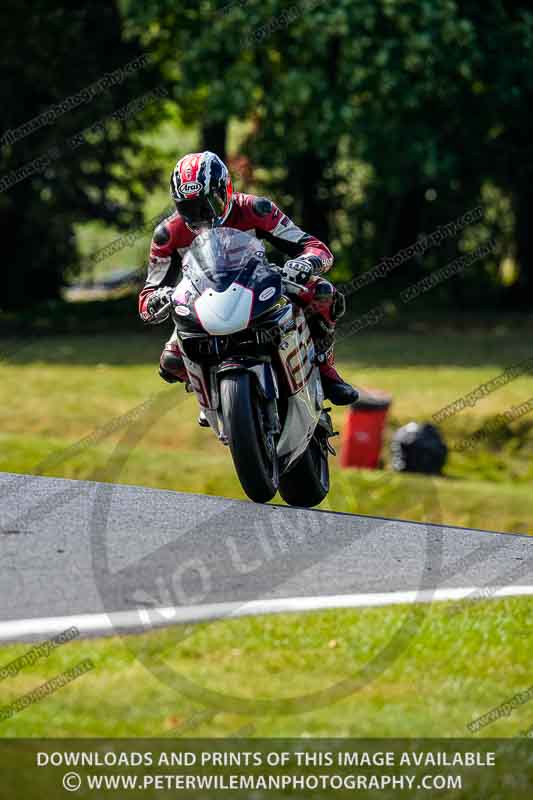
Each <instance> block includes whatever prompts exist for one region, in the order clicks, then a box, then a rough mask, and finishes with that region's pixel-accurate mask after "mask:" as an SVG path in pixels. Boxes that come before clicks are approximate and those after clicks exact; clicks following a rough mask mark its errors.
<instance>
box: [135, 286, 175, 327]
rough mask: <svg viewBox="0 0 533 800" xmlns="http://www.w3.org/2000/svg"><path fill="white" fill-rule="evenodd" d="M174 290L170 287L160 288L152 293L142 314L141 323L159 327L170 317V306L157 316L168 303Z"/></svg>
mask: <svg viewBox="0 0 533 800" xmlns="http://www.w3.org/2000/svg"><path fill="white" fill-rule="evenodd" d="M173 291H174V289H173V288H172V287H171V286H162V287H161V288H160V289H156V290H155V292H152V294H151V295H150V297H149V298H148V301H147V303H146V311H145V312H144V313H143V315H142V318H143V322H147V323H148V324H149V325H159V324H160V323H161V322H165V321H166V320H167V319H168V318H169V316H170V306H169V308H168V310H167V312H166V313H163V314H162V315H161V316H159V313H160V312H161V310H162V309H163V308H164V307H165V306H166V305H168V304H169V303H170V298H171V297H172V293H173Z"/></svg>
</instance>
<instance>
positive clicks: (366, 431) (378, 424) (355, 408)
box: [340, 389, 392, 469]
mask: <svg viewBox="0 0 533 800" xmlns="http://www.w3.org/2000/svg"><path fill="white" fill-rule="evenodd" d="M391 402H392V397H390V395H387V394H385V393H384V392H380V391H374V390H373V389H372V390H360V392H359V400H358V401H357V402H356V403H354V404H353V405H352V406H350V409H349V411H348V419H347V420H346V424H345V426H344V431H343V434H342V444H341V459H340V462H341V467H365V468H367V469H376V468H377V466H378V464H379V456H380V453H381V448H382V446H383V431H384V429H385V421H386V419H387V413H388V410H389V408H390V405H391Z"/></svg>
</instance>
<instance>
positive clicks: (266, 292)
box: [259, 286, 276, 302]
mask: <svg viewBox="0 0 533 800" xmlns="http://www.w3.org/2000/svg"><path fill="white" fill-rule="evenodd" d="M275 294H276V287H275V286H269V287H268V288H267V289H263V291H262V292H261V294H260V295H259V300H260V301H261V302H263V301H264V300H270V298H271V297H273V296H274V295H275Z"/></svg>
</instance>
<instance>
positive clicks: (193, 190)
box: [179, 181, 202, 195]
mask: <svg viewBox="0 0 533 800" xmlns="http://www.w3.org/2000/svg"><path fill="white" fill-rule="evenodd" d="M201 189H202V184H201V183H199V182H198V181H188V182H187V183H182V184H181V186H180V187H179V192H180V194H181V195H185V194H197V193H198V192H199V191H201Z"/></svg>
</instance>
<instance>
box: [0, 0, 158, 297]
mask: <svg viewBox="0 0 533 800" xmlns="http://www.w3.org/2000/svg"><path fill="white" fill-rule="evenodd" d="M0 26H1V30H2V61H3V64H2V77H3V80H2V84H1V88H0V102H1V103H2V128H3V138H2V141H1V145H2V146H1V151H0V187H1V188H2V191H0V224H1V230H2V241H3V259H4V263H5V264H6V267H5V269H6V271H7V275H8V279H7V282H5V283H4V289H3V292H2V298H1V300H0V306H1V307H3V308H5V309H9V308H17V307H21V306H27V305H30V304H31V303H32V302H34V301H40V300H46V299H52V298H55V297H57V296H58V293H59V290H60V288H61V286H62V284H63V282H64V276H65V273H66V271H67V270H68V269H69V268H71V267H72V266H73V265H75V264H76V262H77V258H78V255H77V252H76V242H75V237H74V232H73V226H74V224H75V223H77V222H82V221H84V220H89V219H100V220H103V221H104V222H108V223H110V224H113V225H116V226H118V227H122V228H127V227H129V226H131V225H132V224H136V223H138V222H140V221H141V218H142V217H141V204H142V202H143V201H144V198H145V193H146V191H147V190H148V189H149V187H150V186H151V185H153V184H154V182H155V181H156V180H157V179H159V172H158V170H157V168H156V165H155V161H154V158H153V153H151V152H150V151H149V150H148V149H147V148H146V147H145V148H142V149H141V138H140V137H141V133H142V132H143V131H144V130H146V129H147V128H148V127H151V126H153V125H154V124H155V123H156V121H157V120H158V119H159V118H160V115H161V109H162V103H163V101H164V94H163V92H164V84H163V81H162V77H161V75H160V72H159V69H158V67H157V66H156V65H155V63H154V62H152V63H151V62H150V60H148V59H147V60H146V61H141V65H140V68H138V69H135V68H134V67H132V68H131V69H132V71H131V72H130V73H129V74H127V75H125V76H124V78H123V79H122V80H120V81H117V80H116V78H115V79H113V85H112V86H110V87H109V88H107V89H106V88H102V89H101V90H99V91H97V92H95V93H94V94H93V93H91V95H89V98H88V100H87V101H86V102H82V103H81V104H78V105H77V106H76V107H71V108H70V110H67V111H66V113H58V114H56V115H55V117H54V119H53V121H51V122H50V124H46V125H44V126H41V127H39V128H38V129H37V130H34V131H33V132H32V133H30V134H28V135H26V136H22V137H20V138H18V137H17V136H14V135H13V132H16V129H17V128H19V127H20V126H21V125H23V124H25V123H27V122H29V121H30V120H32V119H33V118H35V117H37V116H39V115H40V114H42V113H43V112H45V111H47V110H49V109H51V108H52V107H56V108H57V104H59V103H61V102H62V101H64V100H65V99H66V98H69V97H72V96H73V95H76V94H77V93H79V92H80V91H81V90H83V89H86V88H87V87H89V86H91V85H93V84H95V83H96V82H98V81H99V80H100V79H102V78H104V76H105V75H106V73H113V72H114V71H116V70H117V69H119V68H121V67H123V66H124V65H126V64H129V63H130V62H132V61H133V60H134V59H136V58H138V57H140V56H142V55H143V50H142V47H141V44H140V41H139V39H138V37H129V38H128V39H126V37H125V35H124V32H123V22H122V19H121V16H120V13H119V10H118V8H117V5H116V3H115V2H106V1H105V0H96V2H91V3H85V4H82V5H81V6H80V5H77V6H76V5H74V6H68V5H66V4H62V3H53V2H52V3H50V2H45V0H31V2H29V0H22V2H14V0H6V2H5V3H3V6H2V11H1V19H0ZM143 64H144V66H143ZM101 86H102V85H101ZM156 89H160V90H161V89H163V92H162V91H160V92H159V94H154V95H153V96H151V97H149V96H147V95H148V93H149V92H151V91H152V90H156ZM143 97H144V100H143V99H142V98H143ZM135 101H137V105H131V104H132V103H134V102H135ZM121 109H124V111H123V112H121V113H122V115H123V116H124V118H123V119H120V118H115V119H113V118H112V117H111V115H112V114H113V113H115V112H117V111H120V110H121ZM97 122H101V127H98V128H94V130H93V131H92V132H90V133H83V132H84V131H86V129H87V128H88V127H89V126H92V125H94V124H95V123H97ZM77 135H78V138H77V139H76V140H75V139H74V138H73V137H75V136H77ZM36 159H46V161H44V160H43V161H41V163H40V166H39V163H37V164H36ZM24 166H30V172H31V174H29V175H28V177H25V178H24V179H21V180H15V179H16V177H17V175H19V173H18V172H17V171H18V170H20V168H21V167H24ZM32 170H34V171H32ZM2 181H3V182H2Z"/></svg>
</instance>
